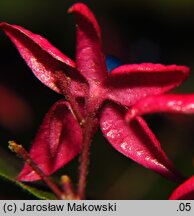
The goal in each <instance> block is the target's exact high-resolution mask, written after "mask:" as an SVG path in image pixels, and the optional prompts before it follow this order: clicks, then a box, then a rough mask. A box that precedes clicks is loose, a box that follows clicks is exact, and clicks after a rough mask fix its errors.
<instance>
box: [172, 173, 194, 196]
mask: <svg viewBox="0 0 194 216" xmlns="http://www.w3.org/2000/svg"><path fill="white" fill-rule="evenodd" d="M169 199H170V200H193V199H194V176H191V177H190V178H189V179H187V180H186V181H185V182H184V183H182V184H181V185H179V186H178V187H177V188H176V189H175V190H174V191H173V193H172V194H171V195H170V198H169Z"/></svg>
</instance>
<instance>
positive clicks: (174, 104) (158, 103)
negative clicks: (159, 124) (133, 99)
mask: <svg viewBox="0 0 194 216" xmlns="http://www.w3.org/2000/svg"><path fill="white" fill-rule="evenodd" d="M157 112H168V113H183V114H191V113H194V94H185V95H183V94H164V95H157V96H149V97H146V98H144V99H142V100H140V101H138V102H137V103H136V104H135V105H134V106H132V107H131V109H130V110H129V111H128V113H127V115H126V120H127V122H129V121H131V120H132V119H133V118H135V117H136V116H139V115H144V114H147V113H157Z"/></svg>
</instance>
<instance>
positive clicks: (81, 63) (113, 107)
mask: <svg viewBox="0 0 194 216" xmlns="http://www.w3.org/2000/svg"><path fill="white" fill-rule="evenodd" d="M69 12H70V13H72V12H73V13H75V14H76V18H77V42H76V63H74V61H72V60H71V59H69V58H68V57H67V56H66V55H64V54H62V53H61V52H60V51H59V50H58V49H56V48H55V47H54V46H53V45H51V44H50V43H49V42H48V41H47V40H46V39H44V38H43V37H42V36H40V35H37V34H34V33H32V32H30V31H28V30H26V29H24V28H22V27H20V26H17V25H10V24H7V23H1V24H0V27H1V28H2V29H3V30H4V31H5V33H6V34H7V35H8V36H9V37H10V39H11V40H12V42H13V43H14V44H15V46H16V47H17V49H18V51H19V52H20V54H21V56H22V57H23V59H24V60H25V61H26V63H27V64H28V66H29V67H30V68H31V70H32V71H33V73H34V74H35V75H36V77H37V78H38V79H39V80H40V81H41V82H43V83H44V84H45V85H47V86H48V87H50V88H51V89H52V90H54V91H56V92H58V93H61V94H63V95H65V97H66V99H62V100H61V101H58V102H56V103H55V104H54V105H53V107H51V109H50V111H49V112H48V114H47V115H46V117H45V119H44V121H43V123H42V125H41V127H40V129H39V132H38V134H37V136H36V138H35V140H34V142H33V145H32V148H31V150H30V155H31V157H32V158H33V160H34V161H35V162H36V163H37V164H38V165H39V166H40V168H41V169H42V170H43V171H44V172H45V174H46V175H50V174H52V173H53V172H55V171H56V170H58V169H59V168H60V167H62V166H63V165H65V164H66V163H68V162H69V161H70V160H71V159H72V158H74V157H75V156H76V155H77V154H78V153H79V152H80V151H81V150H82V148H83V146H82V144H83V143H84V142H85V141H84V140H85V139H86V138H87V136H86V134H87V133H86V132H85V131H86V130H91V131H90V133H91V134H93V132H94V131H95V130H96V127H97V124H98V123H99V124H100V127H101V130H102V133H103V134H104V136H105V137H106V138H107V140H108V141H109V142H110V144H111V145H112V146H113V147H114V148H115V149H116V150H117V151H119V152H121V153H122V154H124V155H125V156H127V157H128V158H131V159H132V160H134V161H136V162H137V163H139V164H141V165H143V166H145V167H147V168H149V169H151V170H153V171H155V172H158V173H160V174H161V175H163V176H165V177H167V178H169V179H173V180H178V178H179V174H178V172H177V171H176V170H175V168H174V166H173V165H172V163H171V162H170V161H169V159H168V158H167V156H166V155H165V153H164V151H163V150H162V148H161V146H160V143H159V141H158V140H157V139H156V137H155V136H154V134H153V133H152V131H151V130H150V129H149V127H148V125H147V124H146V122H145V121H144V120H143V119H142V118H141V117H136V118H135V120H134V121H132V122H131V123H130V124H129V125H128V124H126V122H125V120H124V116H125V114H126V112H127V110H128V109H129V108H130V107H131V106H132V105H134V104H135V103H137V102H138V101H140V100H141V99H143V98H145V97H146V96H152V95H161V94H163V93H164V92H167V91H169V90H171V89H172V88H174V87H176V86H178V85H179V84H180V83H182V82H183V81H184V80H185V78H186V77H187V76H188V74H189V69H188V68H187V67H185V66H177V65H170V66H164V65H161V64H152V63H143V64H131V65H122V66H119V67H117V68H115V69H113V70H112V71H111V73H110V74H108V71H107V67H106V63H105V58H104V54H103V52H102V46H101V32H100V27H99V25H98V23H97V21H96V19H95V17H94V15H93V13H92V12H91V11H90V10H89V9H88V8H87V6H86V5H84V4H82V3H77V4H74V5H73V6H72V7H71V8H70V10H69ZM66 100H67V101H68V102H67V101H66ZM86 122H87V123H88V122H90V124H88V125H87V124H86ZM94 122H95V123H94ZM83 125H84V126H83ZM91 125H92V127H91V128H90V126H91ZM92 130H93V131H92ZM90 139H91V137H90V138H88V142H90V141H91V140H90ZM37 179H39V176H38V175H37V174H36V173H35V172H34V171H33V170H32V169H31V168H30V167H29V166H28V165H27V164H26V165H25V166H24V168H23V170H22V172H21V173H20V176H19V180H22V181H33V180H37Z"/></svg>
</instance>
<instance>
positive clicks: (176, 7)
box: [0, 0, 194, 199]
mask: <svg viewBox="0 0 194 216" xmlns="http://www.w3.org/2000/svg"><path fill="white" fill-rule="evenodd" d="M75 2H76V1H73V0H55V1H52V0H47V1H39V0H29V1H26V0H0V21H6V22H8V23H11V24H17V25H21V26H23V27H25V28H27V29H29V30H30V31H32V32H34V33H38V34H40V35H42V36H43V37H45V38H47V39H48V40H49V41H50V42H51V43H52V44H53V45H55V46H56V47H57V48H58V49H60V50H61V51H62V52H64V53H65V54H66V55H67V56H69V57H71V58H72V59H74V56H75V17H74V16H73V15H68V14H67V9H68V8H69V7H70V6H71V5H72V4H73V3H75ZM82 2H84V3H86V4H87V5H88V6H89V7H90V8H91V9H92V11H93V12H94V14H95V15H96V17H97V20H98V21H99V24H100V26H101V30H102V38H103V49H104V52H105V54H112V55H114V56H116V57H118V58H119V59H121V61H122V62H124V63H140V62H154V63H157V62H159V63H163V64H179V65H187V66H189V67H190V68H191V71H192V72H191V76H190V77H189V79H188V80H187V81H186V82H184V84H182V85H181V87H179V88H177V89H176V90H174V92H177V93H189V92H194V14H193V11H194V1H193V0H155V1H152V0H119V1H117V0H106V1H98V0H93V1H91V0H90V1H89V0H85V1H82ZM60 98H61V96H60V95H57V94H56V93H55V92H53V91H51V90H50V89H48V88H47V87H45V86H44V85H43V84H42V83H40V82H39V81H38V80H37V79H36V78H35V76H34V75H33V74H32V72H31V71H30V69H29V68H28V67H27V65H26V64H25V63H24V61H23V59H22V58H21V57H20V55H19V53H18V52H17V51H16V49H15V47H14V46H13V44H12V43H11V42H10V40H9V39H8V38H7V37H6V36H5V34H4V33H3V32H1V33H0V169H2V170H3V169H4V170H6V169H10V170H11V169H14V170H13V173H16V174H17V172H19V170H20V169H21V167H22V165H23V162H22V160H20V159H18V158H17V157H16V156H15V155H14V154H12V153H11V152H10V151H9V150H8V147H7V146H8V140H15V141H16V142H18V143H22V144H23V145H24V146H25V148H26V149H28V150H29V148H30V145H31V143H32V141H33V138H34V136H35V134H36V131H37V130H38V127H39V125H40V124H41V122H42V120H43V117H44V115H45V113H46V112H47V111H48V109H49V108H50V107H51V105H52V104H53V103H54V102H55V101H57V100H58V99H60ZM146 119H147V122H148V123H149V125H150V127H151V128H152V130H153V131H154V132H155V134H156V136H157V137H158V139H159V140H160V142H161V145H162V147H163V148H164V149H165V151H166V153H167V155H168V156H169V158H170V159H171V160H172V161H173V162H174V164H175V165H176V167H177V168H178V169H179V170H180V171H181V172H182V173H183V174H184V175H185V176H187V177H189V176H191V175H193V174H194V115H189V116H183V115H169V114H164V115H152V116H146ZM8 159H9V164H11V166H9V167H8V166H6V162H5V161H6V160H8ZM14 166H16V167H17V170H15V168H14ZM77 166H78V159H77V158H76V159H75V160H73V161H72V162H71V163H70V164H68V165H67V166H66V167H65V168H63V169H62V170H60V171H59V172H57V173H56V174H55V177H56V179H58V178H59V176H60V175H61V174H69V175H70V176H72V178H73V181H74V182H75V184H76V179H77V176H78V171H77ZM176 187H177V185H176V184H175V183H172V182H170V181H168V180H165V179H164V178H162V177H160V176H159V175H157V174H155V173H153V172H151V171H149V170H147V169H145V168H143V167H141V166H140V165H138V164H136V163H134V162H133V161H131V160H130V159H128V158H126V157H125V156H123V155H121V154H120V153H118V152H117V151H115V150H114V149H113V148H112V147H111V146H110V145H109V144H108V143H107V142H106V140H105V139H104V138H103V137H102V134H101V132H100V131H98V133H97V134H96V136H95V140H94V142H93V144H92V149H91V163H90V171H89V176H88V187H87V195H88V199H168V197H169V195H170V194H171V192H172V191H173V189H174V188H176ZM31 198H34V197H32V196H30V195H29V194H28V193H25V192H24V191H22V190H20V189H19V188H16V187H14V185H12V184H10V183H8V182H6V181H4V180H0V199H31Z"/></svg>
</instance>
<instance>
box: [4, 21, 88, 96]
mask: <svg viewBox="0 0 194 216" xmlns="http://www.w3.org/2000/svg"><path fill="white" fill-rule="evenodd" d="M0 27H1V28H2V29H3V30H4V31H5V33H6V34H7V35H8V36H9V38H10V39H11V40H12V42H13V43H14V44H15V46H16V48H17V49H18V51H19V52H20V54H21V56H22V57H23V59H24V60H25V61H26V63H27V64H28V66H29V67H30V68H31V70H32V71H33V73H34V74H35V76H36V77H37V78H38V79H39V80H40V81H41V82H43V83H44V84H45V85H46V86H48V87H49V88H51V89H52V90H54V91H56V92H58V93H62V91H61V90H60V88H59V87H58V83H57V78H56V77H55V72H56V71H63V72H64V73H65V74H66V75H67V76H69V77H70V78H71V86H70V87H71V89H72V92H75V94H78V96H84V95H85V92H84V90H85V88H86V87H85V85H86V84H85V83H84V78H83V77H82V76H81V75H80V74H79V73H78V71H77V70H76V69H75V63H74V62H73V61H72V60H71V59H69V58H68V57H67V56H65V55H64V54H62V53H61V52H60V51H59V50H58V49H56V48H55V47H54V46H53V45H51V44H50V43H49V42H48V41H47V40H46V39H45V38H43V37H42V36H40V35H37V34H34V33H32V32H30V31H28V30H26V29H24V28H23V27H21V26H17V25H10V24H8V23H0ZM74 90H77V91H74Z"/></svg>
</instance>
